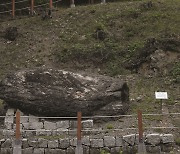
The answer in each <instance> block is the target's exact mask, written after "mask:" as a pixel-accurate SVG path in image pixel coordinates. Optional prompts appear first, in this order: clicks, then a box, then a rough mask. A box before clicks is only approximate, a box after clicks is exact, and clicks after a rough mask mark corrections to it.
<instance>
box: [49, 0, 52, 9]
mask: <svg viewBox="0 0 180 154" xmlns="http://www.w3.org/2000/svg"><path fill="white" fill-rule="evenodd" d="M52 7H53V1H52V0H49V9H50V10H52Z"/></svg>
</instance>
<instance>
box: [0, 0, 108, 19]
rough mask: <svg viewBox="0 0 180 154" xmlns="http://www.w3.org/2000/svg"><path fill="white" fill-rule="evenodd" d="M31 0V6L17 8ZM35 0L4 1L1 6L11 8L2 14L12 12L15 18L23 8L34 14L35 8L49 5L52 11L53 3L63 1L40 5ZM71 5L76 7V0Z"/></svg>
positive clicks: (58, 0)
mask: <svg viewBox="0 0 180 154" xmlns="http://www.w3.org/2000/svg"><path fill="white" fill-rule="evenodd" d="M29 1H30V3H29V6H26V7H23V8H20V9H17V8H16V5H18V4H20V3H25V2H26V3H28V2H29ZM35 1H36V0H22V1H17V0H11V2H9V3H2V4H0V6H9V8H11V9H10V10H7V11H0V15H2V14H7V13H10V14H11V16H12V18H13V19H14V18H15V15H16V11H21V10H29V14H30V15H34V13H35V11H34V9H35V8H41V7H44V6H48V8H49V11H50V13H51V11H52V8H53V5H54V4H57V3H58V2H61V1H62V0H47V2H46V3H43V4H40V5H35ZM105 2H106V0H101V3H105ZM93 3H94V0H89V4H93ZM70 7H75V1H74V0H70Z"/></svg>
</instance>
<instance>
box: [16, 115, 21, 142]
mask: <svg viewBox="0 0 180 154" xmlns="http://www.w3.org/2000/svg"><path fill="white" fill-rule="evenodd" d="M20 137H21V133H20V112H19V111H17V112H16V140H19V139H20Z"/></svg>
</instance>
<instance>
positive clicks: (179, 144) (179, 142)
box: [175, 137, 180, 146]
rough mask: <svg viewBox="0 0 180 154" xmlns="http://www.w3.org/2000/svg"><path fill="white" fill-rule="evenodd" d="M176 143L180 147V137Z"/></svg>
mask: <svg viewBox="0 0 180 154" xmlns="http://www.w3.org/2000/svg"><path fill="white" fill-rule="evenodd" d="M175 143H176V145H178V146H180V137H178V138H176V139H175Z"/></svg>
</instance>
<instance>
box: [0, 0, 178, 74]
mask: <svg viewBox="0 0 180 154" xmlns="http://www.w3.org/2000/svg"><path fill="white" fill-rule="evenodd" d="M143 4H144V2H142V1H141V2H118V3H108V4H106V5H101V4H98V5H91V6H80V7H76V8H73V9H66V10H59V11H58V12H55V13H54V16H53V19H50V20H45V21H42V20H41V19H40V17H32V18H23V19H17V20H12V21H7V22H3V23H1V25H0V29H1V31H3V30H5V28H7V26H17V27H18V30H19V33H20V35H19V37H18V38H17V40H16V41H14V42H12V43H9V44H7V43H4V42H6V41H5V40H3V39H2V38H1V39H0V46H1V49H0V54H1V58H0V65H1V71H0V74H3V73H4V72H6V71H7V70H8V69H16V68H21V67H34V66H42V65H44V64H45V65H53V66H58V65H61V66H62V67H63V63H65V64H66V65H67V64H68V66H70V67H74V68H77V67H78V68H79V67H81V68H82V67H84V68H88V67H97V66H98V67H100V68H101V69H102V70H103V72H106V73H109V74H111V75H116V74H122V73H128V71H127V70H125V69H124V68H123V67H122V64H123V63H124V62H126V61H128V60H130V59H131V58H132V57H133V56H134V55H136V54H137V52H138V51H139V50H138V49H140V48H143V46H144V44H145V42H146V40H147V39H149V38H156V39H161V38H162V37H169V36H173V37H175V38H178V36H179V32H180V30H179V26H178V25H179V23H180V20H179V18H178V17H179V12H178V11H179V7H180V2H179V1H178V0H172V1H168V0H161V1H153V7H152V8H146V7H144V6H143ZM97 29H101V31H103V32H104V33H105V39H104V40H99V39H97V38H95V37H96V33H95V32H96V30H97ZM12 61H13V63H12Z"/></svg>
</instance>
